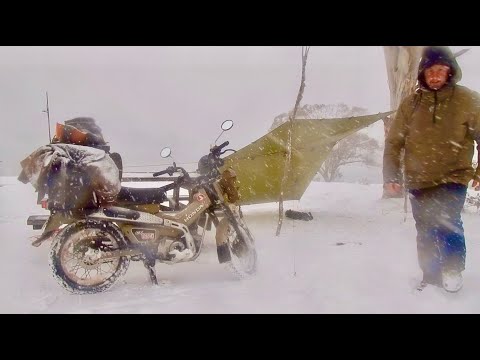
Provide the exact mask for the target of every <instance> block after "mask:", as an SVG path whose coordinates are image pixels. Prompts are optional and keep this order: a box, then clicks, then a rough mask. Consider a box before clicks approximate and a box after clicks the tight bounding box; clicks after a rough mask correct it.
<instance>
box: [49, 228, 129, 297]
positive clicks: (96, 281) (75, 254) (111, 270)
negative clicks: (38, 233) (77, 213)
mask: <svg viewBox="0 0 480 360" xmlns="http://www.w3.org/2000/svg"><path fill="white" fill-rule="evenodd" d="M126 245H127V243H126V241H125V238H124V236H123V235H122V233H121V232H120V230H119V229H118V228H117V227H116V226H115V225H113V224H110V223H97V222H86V221H80V222H76V223H73V224H71V225H69V226H67V227H65V228H64V229H63V230H62V231H61V232H60V233H59V234H58V235H57V237H56V238H55V239H54V240H53V243H52V247H51V250H50V261H49V262H50V267H51V269H52V271H53V276H54V278H55V279H56V280H57V282H58V283H59V284H60V285H61V286H62V287H64V288H65V289H66V290H68V291H70V292H72V293H76V294H92V293H98V292H102V291H105V290H107V289H108V288H110V287H111V286H112V285H113V284H114V283H115V281H116V280H118V279H119V278H120V277H121V276H123V275H124V274H125V272H126V271H127V269H128V266H129V264H130V259H129V258H128V257H126V256H121V257H118V258H113V259H110V260H108V261H105V260H107V259H104V260H103V261H99V257H100V256H101V254H102V253H105V252H108V251H112V250H117V249H123V248H125V247H126Z"/></svg>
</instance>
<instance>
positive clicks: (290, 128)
mask: <svg viewBox="0 0 480 360" xmlns="http://www.w3.org/2000/svg"><path fill="white" fill-rule="evenodd" d="M309 50H310V46H306V47H303V46H302V80H301V82H300V89H299V90H298V95H297V100H296V101H295V107H294V108H293V113H292V115H291V116H290V119H289V126H288V144H287V158H286V161H285V167H284V168H283V178H282V184H281V187H280V199H279V201H278V226H277V233H276V235H277V236H279V235H280V231H281V229H282V223H283V191H284V188H285V185H286V183H287V178H288V173H289V170H290V162H291V159H292V132H293V121H294V119H295V117H296V115H297V110H298V106H299V104H300V101H301V100H302V98H303V91H304V89H305V67H306V66H307V58H308V52H309Z"/></svg>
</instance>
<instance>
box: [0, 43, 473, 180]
mask: <svg viewBox="0 0 480 360" xmlns="http://www.w3.org/2000/svg"><path fill="white" fill-rule="evenodd" d="M451 48H452V50H453V51H458V50H461V49H464V48H471V50H470V51H469V52H468V53H466V54H465V55H463V56H461V57H460V58H459V64H460V66H461V67H462V70H463V80H462V81H461V84H462V85H466V86H469V87H471V88H473V89H474V90H480V78H479V71H480V70H478V67H477V64H478V63H479V60H480V59H479V58H480V48H479V47H470V46H452V47H451ZM300 79H301V46H296V47H263V46H257V47H213V46H212V47H200V46H192V47H0V119H1V128H0V129H1V134H2V141H0V161H2V162H0V175H15V176H16V175H18V174H19V172H20V165H19V162H20V161H21V160H22V159H23V158H25V157H26V156H28V155H29V154H30V153H32V152H33V151H34V150H36V149H37V148H38V147H40V146H42V145H45V144H47V143H48V126H47V116H46V114H45V113H42V111H43V110H45V109H46V99H45V92H46V91H48V94H49V104H50V121H51V131H52V136H53V134H54V129H55V123H56V122H62V123H63V122H64V121H65V120H68V119H72V118H74V117H78V116H86V117H93V118H95V120H96V121H97V123H98V125H99V126H100V127H101V128H102V130H103V135H104V138H105V140H106V141H108V142H109V145H110V146H111V151H112V152H113V151H116V152H119V153H120V154H121V155H122V157H123V162H124V168H125V170H126V171H136V170H138V169H141V170H149V171H155V170H159V167H158V166H156V167H152V166H150V167H145V165H152V164H158V165H160V164H166V163H168V162H169V161H165V160H164V159H161V158H160V155H159V153H160V150H161V148H162V147H164V146H170V147H171V148H172V150H173V154H172V155H173V157H174V159H175V161H177V163H196V162H197V161H198V159H199V158H200V157H201V156H202V155H204V154H206V153H207V152H208V149H209V146H210V145H211V144H213V142H214V141H215V139H216V138H217V136H218V135H219V134H220V124H221V123H222V121H223V120H226V119H232V120H234V122H235V125H234V127H233V129H232V130H230V131H229V132H227V133H226V134H224V135H223V136H222V137H221V138H220V140H219V142H222V141H225V140H229V141H230V147H232V148H235V149H237V150H238V149H240V148H242V147H243V146H246V145H248V144H250V143H251V142H253V141H255V140H257V139H258V138H259V137H261V136H263V135H264V134H266V133H267V132H268V129H269V127H270V126H271V124H272V122H273V119H274V118H275V116H277V115H279V114H281V113H284V112H287V111H289V110H291V109H292V108H293V106H294V104H295V100H296V96H297V92H298V88H299V86H300ZM389 99H390V93H389V89H388V83H387V73H386V67H385V59H384V54H383V48H382V47H381V46H371V47H369V46H363V47H362V46H357V47H340V46H336V47H311V48H310V52H309V56H308V62H307V70H306V88H305V91H304V96H303V100H302V102H301V105H305V104H336V103H341V102H343V103H345V104H346V105H349V106H358V107H363V108H366V109H368V113H369V114H373V113H378V112H384V111H388V110H390V104H389ZM370 135H371V136H372V135H373V136H375V137H376V138H377V139H379V140H381V143H383V124H381V121H380V122H377V123H376V124H375V125H373V130H372V131H371V132H370ZM132 166H136V167H138V168H136V167H132ZM161 166H162V165H160V169H161Z"/></svg>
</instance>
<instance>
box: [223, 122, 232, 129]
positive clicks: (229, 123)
mask: <svg viewBox="0 0 480 360" xmlns="http://www.w3.org/2000/svg"><path fill="white" fill-rule="evenodd" d="M232 127H233V120H225V121H224V122H223V123H222V130H223V131H228V130H230V129H231V128H232Z"/></svg>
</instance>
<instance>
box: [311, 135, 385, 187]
mask: <svg viewBox="0 0 480 360" xmlns="http://www.w3.org/2000/svg"><path fill="white" fill-rule="evenodd" d="M379 149H380V144H379V143H378V142H377V140H375V139H373V138H371V137H369V136H368V135H367V134H365V133H355V134H352V135H350V136H348V137H347V138H345V139H343V140H341V141H339V142H338V143H337V145H335V147H334V148H333V150H332V152H331V153H330V155H329V156H328V158H327V159H326V160H325V162H324V163H323V164H322V166H321V167H320V170H319V171H318V172H319V174H320V175H322V177H323V179H324V180H325V181H326V182H331V181H335V180H339V179H341V177H342V174H341V172H340V168H341V167H342V166H344V165H348V164H353V163H363V164H365V165H377V164H376V163H375V159H374V157H373V154H374V153H375V152H376V151H377V150H379Z"/></svg>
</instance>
